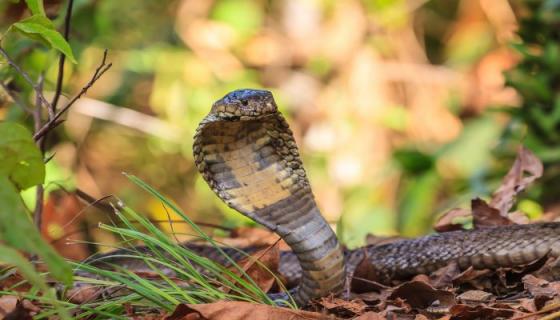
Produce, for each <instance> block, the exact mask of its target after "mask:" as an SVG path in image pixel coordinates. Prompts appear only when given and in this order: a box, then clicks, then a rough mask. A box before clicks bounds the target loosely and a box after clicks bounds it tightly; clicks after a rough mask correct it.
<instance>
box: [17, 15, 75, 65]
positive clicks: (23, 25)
mask: <svg viewBox="0 0 560 320" xmlns="http://www.w3.org/2000/svg"><path fill="white" fill-rule="evenodd" d="M11 28H15V29H16V30H18V31H19V32H21V33H22V34H23V35H25V36H27V37H29V38H31V39H33V40H39V41H41V42H42V43H44V44H46V45H48V46H49V47H50V48H53V49H56V50H58V51H60V52H62V53H63V54H64V55H65V56H66V57H67V58H68V59H69V60H70V61H72V63H76V59H75V58H74V54H73V53H72V48H70V45H69V44H68V42H66V40H65V39H64V37H63V36H62V35H61V34H60V33H59V32H58V31H56V29H55V27H54V25H53V23H52V21H51V20H49V19H48V18H47V17H45V16H43V15H40V14H36V15H33V16H31V17H29V18H27V19H24V20H22V21H19V22H16V23H14V24H13V25H12V27H11Z"/></svg>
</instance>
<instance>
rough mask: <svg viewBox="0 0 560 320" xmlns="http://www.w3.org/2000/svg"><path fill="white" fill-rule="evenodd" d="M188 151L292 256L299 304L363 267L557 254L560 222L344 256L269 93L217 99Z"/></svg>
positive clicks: (513, 261) (387, 269)
mask: <svg viewBox="0 0 560 320" xmlns="http://www.w3.org/2000/svg"><path fill="white" fill-rule="evenodd" d="M193 153H194V157H195V163H196V166H197V168H198V170H199V171H200V173H201V174H202V176H203V177H204V179H205V180H206V182H207V183H208V185H209V186H210V188H211V189H212V190H213V191H214V192H215V193H216V194H217V195H218V197H220V199H222V200H223V201H224V202H225V203H227V204H228V205H229V206H230V207H232V208H233V209H235V210H237V211H239V212H241V213H242V214H244V215H246V216H248V217H250V218H251V219H253V220H254V221H256V222H257V223H260V224H262V225H264V226H266V227H267V228H269V229H270V230H272V231H274V232H276V233H277V234H278V235H280V237H282V239H284V240H285V242H286V243H287V244H288V245H289V246H290V247H291V248H292V250H293V253H294V255H290V254H284V255H283V257H282V259H281V264H280V272H284V273H285V274H286V275H287V276H288V277H292V278H294V277H299V278H300V282H299V286H298V289H297V292H296V295H295V299H296V302H298V303H299V304H305V303H307V302H308V301H309V300H310V299H312V298H317V297H321V296H324V295H327V294H329V293H337V292H339V291H340V290H341V289H342V287H343V285H344V282H345V278H346V272H347V271H348V272H352V271H353V270H354V269H355V268H356V266H357V264H358V263H359V262H360V261H362V260H363V259H367V261H368V262H369V263H370V264H371V265H372V266H374V267H375V270H377V273H378V276H379V279H390V278H401V277H407V276H410V275H413V274H417V273H424V272H429V271H433V270H435V269H437V268H439V267H442V266H444V265H446V264H447V263H449V262H451V261H456V262H457V263H458V264H459V266H460V267H462V268H466V267H468V266H471V265H472V266H474V267H477V268H483V267H489V268H495V267H499V266H514V265H520V264H526V263H529V262H531V261H534V260H536V259H538V258H540V257H543V256H544V255H547V254H549V255H551V256H559V255H560V223H541V224H533V225H513V226H506V227H496V228H488V229H481V230H473V231H456V232H448V233H443V234H438V235H432V236H427V237H423V238H418V239H413V240H403V241H398V242H394V243H390V244H386V245H381V246H375V247H366V248H362V249H358V250H354V251H348V252H346V253H345V252H343V250H342V249H341V246H340V244H339V242H338V240H337V238H336V235H335V234H334V232H333V231H332V229H331V228H330V227H329V225H328V224H327V222H326V221H325V219H324V218H323V217H322V216H321V213H320V211H319V209H318V207H317V205H316V203H315V200H314V197H313V194H312V191H311V188H310V184H309V182H308V180H307V177H306V174H305V171H304V169H303V166H302V162H301V160H300V157H299V152H298V149H297V146H296V143H295V141H294V138H293V135H292V132H291V130H290V129H289V126H288V124H287V122H286V120H285V119H284V117H283V116H282V115H281V114H280V112H279V111H278V109H277V106H276V103H275V101H274V99H273V97H272V94H271V93H270V92H269V91H265V90H248V89H247V90H237V91H233V92H231V93H229V94H227V95H226V96H224V97H223V98H222V99H220V100H218V101H216V102H215V103H214V105H213V106H212V109H211V111H210V113H209V114H208V115H207V116H206V117H205V118H204V119H203V120H202V122H201V123H200V125H199V127H198V129H197V131H196V134H195V136H194V146H193ZM345 256H346V257H345ZM294 257H295V258H297V261H298V262H299V265H300V266H301V269H300V268H299V267H298V266H297V264H295V261H294ZM345 260H346V262H345ZM300 270H301V275H300V274H299V272H300Z"/></svg>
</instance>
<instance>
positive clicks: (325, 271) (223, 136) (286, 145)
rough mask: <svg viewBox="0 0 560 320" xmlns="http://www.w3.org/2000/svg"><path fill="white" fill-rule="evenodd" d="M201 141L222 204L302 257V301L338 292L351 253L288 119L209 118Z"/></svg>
mask: <svg viewBox="0 0 560 320" xmlns="http://www.w3.org/2000/svg"><path fill="white" fill-rule="evenodd" d="M249 104H250V103H249ZM194 140H195V141H194V147H193V150H194V155H195V163H196V165H197V168H198V169H199V171H200V172H201V173H202V176H203V177H204V179H205V180H206V181H207V182H208V184H209V185H210V187H211V188H212V190H213V191H214V192H216V194H217V195H218V196H219V197H220V199H222V200H223V201H224V202H225V203H226V204H228V205H229V206H230V207H232V208H233V209H235V210H237V211H239V212H240V213H242V214H244V215H246V216H248V217H250V218H251V219H253V220H254V221H256V222H257V223H260V224H262V225H264V226H266V227H267V228H269V229H271V230H272V231H275V232H276V233H277V234H278V235H279V236H280V237H282V239H284V241H285V242H286V243H287V244H288V245H289V246H290V247H291V248H292V250H293V252H294V253H295V254H296V256H297V259H298V260H299V262H300V264H301V267H302V269H303V274H302V278H301V282H300V285H299V287H298V289H297V291H296V295H295V297H294V298H295V300H296V302H297V303H298V304H299V305H305V304H306V303H307V302H309V300H310V299H313V298H318V297H322V296H325V295H328V294H329V293H338V292H339V291H340V290H341V289H342V287H343V286H344V279H345V269H344V255H343V252H342V250H341V247H340V245H339V243H338V241H337V238H336V235H335V234H334V232H333V230H332V229H331V228H330V226H329V225H328V223H327V222H326V221H325V219H324V218H323V217H322V216H321V213H320V212H319V209H318V208H317V205H316V203H315V200H314V197H313V193H312V192H311V187H310V185H309V181H308V180H307V176H306V174H305V170H304V169H303V165H302V163H301V159H300V157H299V152H298V150H297V146H296V143H295V141H294V138H293V135H292V132H291V130H290V129H289V128H288V124H287V123H286V120H285V119H284V118H283V117H282V115H281V114H280V113H268V114H266V115H265V116H263V117H261V118H259V119H249V120H247V119H245V120H243V119H242V118H241V117H240V118H236V117H230V116H224V117H220V115H219V114H216V113H210V114H209V115H208V116H207V117H206V118H205V119H204V120H203V121H202V122H201V124H200V126H199V128H198V129H197V133H196V134H195V139H194Z"/></svg>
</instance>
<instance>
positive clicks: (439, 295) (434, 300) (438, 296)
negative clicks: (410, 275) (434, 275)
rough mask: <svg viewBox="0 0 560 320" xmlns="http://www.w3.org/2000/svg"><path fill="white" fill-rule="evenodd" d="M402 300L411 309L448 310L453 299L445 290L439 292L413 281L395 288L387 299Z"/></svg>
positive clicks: (422, 282)
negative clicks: (433, 308)
mask: <svg viewBox="0 0 560 320" xmlns="http://www.w3.org/2000/svg"><path fill="white" fill-rule="evenodd" d="M397 298H400V299H403V300H405V301H406V303H408V304H409V305H410V306H411V307H412V308H416V309H426V308H428V307H438V308H449V307H451V306H453V305H454V304H455V303H456V302H455V297H454V295H453V293H451V292H449V291H447V290H439V289H436V288H434V287H432V286H431V285H430V284H429V283H427V282H425V281H419V280H413V281H409V282H405V283H403V284H401V285H400V286H398V287H396V288H395V289H394V290H393V292H392V293H391V295H390V296H389V298H388V299H391V300H395V299H397Z"/></svg>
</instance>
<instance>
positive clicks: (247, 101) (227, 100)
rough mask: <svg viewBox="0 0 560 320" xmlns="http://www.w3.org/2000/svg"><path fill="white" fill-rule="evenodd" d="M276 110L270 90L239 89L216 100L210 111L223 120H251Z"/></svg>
mask: <svg viewBox="0 0 560 320" xmlns="http://www.w3.org/2000/svg"><path fill="white" fill-rule="evenodd" d="M277 110H278V108H277V107H276V102H274V97H272V93H271V92H270V91H267V90H256V89H240V90H235V91H232V92H230V93H228V94H226V95H225V96H224V97H223V98H221V99H220V100H218V101H216V102H215V103H214V104H213V105H212V109H211V110H210V113H211V114H214V115H216V116H218V117H219V118H221V119H224V120H227V119H232V120H237V119H240V120H251V119H257V118H261V117H263V116H266V115H269V114H272V113H275V112H277Z"/></svg>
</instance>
